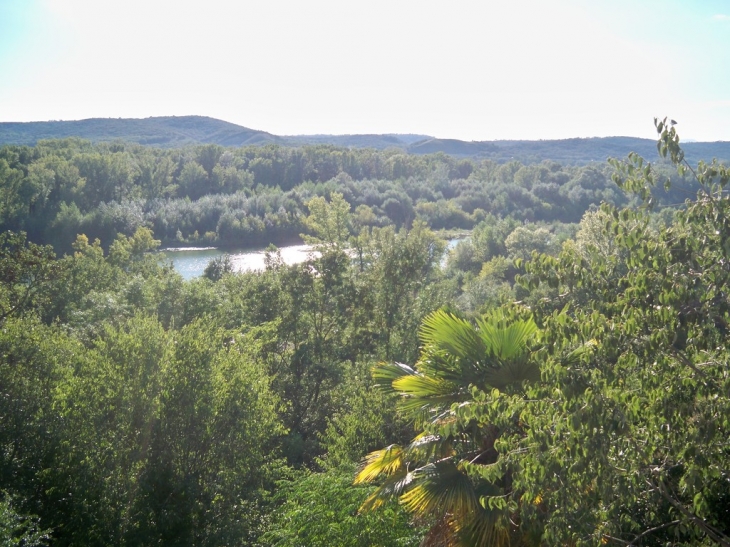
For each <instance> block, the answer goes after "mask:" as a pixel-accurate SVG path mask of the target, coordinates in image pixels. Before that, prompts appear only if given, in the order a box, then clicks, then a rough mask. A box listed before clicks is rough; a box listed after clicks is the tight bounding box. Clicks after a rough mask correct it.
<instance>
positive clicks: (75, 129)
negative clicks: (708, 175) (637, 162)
mask: <svg viewBox="0 0 730 547" xmlns="http://www.w3.org/2000/svg"><path fill="white" fill-rule="evenodd" d="M65 137H80V138H83V139H88V140H90V141H92V142H103V141H114V140H122V141H127V142H134V143H138V144H142V145H151V146H159V147H163V148H172V147H180V146H187V145H195V144H208V143H214V144H219V145H221V146H233V147H238V146H250V145H266V144H278V145H282V146H303V145H315V144H328V145H334V146H342V147H353V148H376V149H385V148H400V149H402V150H403V151H404V152H407V153H410V154H433V153H439V152H442V153H445V154H449V155H452V156H457V157H469V158H479V159H492V160H495V161H499V162H505V161H510V160H512V159H515V160H519V161H522V162H526V163H533V162H540V161H543V160H548V159H549V160H554V161H558V162H561V163H568V164H585V163H590V162H603V161H605V160H606V159H607V158H609V157H619V158H620V157H624V156H626V155H627V154H628V153H629V152H632V151H633V152H637V153H639V154H641V155H642V156H644V157H646V158H648V159H653V158H655V157H656V147H655V142H654V141H653V140H651V139H639V138H634V137H594V138H574V139H563V140H540V141H530V140H503V141H461V140H457V139H439V138H435V137H431V136H428V135H417V134H402V135H400V134H368V135H294V136H291V135H290V136H279V135H273V134H271V133H268V132H266V131H260V130H255V129H250V128H247V127H243V126H240V125H236V124H233V123H229V122H225V121H222V120H217V119H215V118H209V117H205V116H162V117H153V118H144V119H123V118H91V119H87V120H78V121H48V122H0V145H3V144H21V145H34V144H35V143H36V142H38V141H39V140H42V139H56V138H65ZM683 147H684V149H685V152H686V156H687V159H688V160H689V161H691V162H696V161H698V160H700V159H704V160H709V159H712V158H718V159H720V160H725V161H728V160H730V142H726V141H720V142H687V143H683Z"/></svg>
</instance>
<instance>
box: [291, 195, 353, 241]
mask: <svg viewBox="0 0 730 547" xmlns="http://www.w3.org/2000/svg"><path fill="white" fill-rule="evenodd" d="M307 207H308V208H309V216H308V217H307V218H306V219H304V225H305V226H306V227H307V228H309V229H310V230H311V231H312V232H313V233H314V234H315V235H314V237H312V236H303V239H304V240H305V241H306V242H307V243H310V244H314V245H325V246H335V247H340V248H341V247H343V246H345V245H346V244H347V241H348V239H349V237H350V234H351V232H352V220H351V215H350V204H349V203H347V201H345V198H344V197H343V196H342V194H340V193H337V192H335V193H333V194H332V197H331V199H330V201H329V202H327V201H326V200H325V199H324V198H323V197H315V198H312V199H311V200H309V201H308V202H307Z"/></svg>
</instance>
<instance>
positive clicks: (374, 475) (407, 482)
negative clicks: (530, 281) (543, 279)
mask: <svg viewBox="0 0 730 547" xmlns="http://www.w3.org/2000/svg"><path fill="white" fill-rule="evenodd" d="M536 332H537V326H536V325H535V323H534V321H533V320H532V319H528V320H521V319H516V320H511V321H510V320H508V319H507V318H506V316H505V315H504V314H503V313H501V312H495V313H494V314H492V315H491V316H488V317H484V318H482V319H479V320H477V321H476V322H475V323H474V324H472V323H471V322H469V321H467V320H465V319H463V318H460V317H458V316H456V315H455V314H453V313H451V312H448V311H446V310H439V311H436V312H434V313H432V314H430V315H429V316H428V317H426V319H424V321H423V323H422V325H421V329H420V331H419V337H420V340H421V344H422V347H421V354H420V357H419V359H418V362H417V363H416V364H415V366H414V367H413V368H411V367H409V366H407V365H404V364H401V363H393V364H381V365H378V366H377V367H375V368H374V369H373V376H374V377H375V379H376V380H377V381H379V382H380V385H381V386H383V387H384V388H386V389H389V390H391V391H393V392H395V393H397V394H399V395H400V398H399V402H398V404H399V407H400V409H401V410H402V411H403V412H405V413H406V414H407V415H408V416H409V417H411V418H412V419H413V420H414V423H415V425H416V428H417V429H418V430H421V432H420V433H419V434H418V435H417V436H416V437H415V438H414V439H413V441H412V442H411V443H410V444H409V445H408V446H405V447H401V446H397V445H391V446H388V447H386V448H384V449H382V450H378V451H375V452H372V453H371V454H369V455H368V456H367V457H366V458H365V460H364V461H363V463H362V465H361V468H360V471H359V473H358V474H357V476H356V478H355V483H356V484H359V483H366V482H371V481H374V480H376V479H378V478H379V477H383V476H384V477H385V478H384V480H382V482H381V484H380V486H379V487H378V488H377V489H376V491H375V492H374V493H373V494H372V495H371V496H370V497H369V498H368V499H367V500H366V501H365V503H364V504H363V506H362V507H361V512H364V511H370V510H373V509H376V508H378V507H379V506H381V505H383V504H384V503H385V502H387V501H388V500H391V499H394V498H397V499H399V500H400V502H401V503H402V504H403V505H404V506H405V508H406V509H407V510H409V511H410V512H412V513H413V514H414V515H415V516H416V517H419V518H420V519H426V520H427V521H428V522H432V523H433V526H432V527H431V529H430V531H429V532H428V534H427V535H426V538H425V539H424V541H423V544H422V545H428V546H480V545H506V544H509V543H513V544H514V543H515V541H514V540H515V539H517V538H520V540H519V541H518V542H517V543H525V540H526V536H525V535H524V534H521V533H518V532H519V530H518V526H517V524H515V522H513V521H511V520H510V515H511V513H513V512H514V503H510V499H509V498H510V494H511V492H510V485H509V482H510V480H509V476H508V475H509V473H508V472H505V470H503V469H500V468H499V465H496V464H497V463H498V453H497V451H496V450H495V447H494V443H495V441H496V440H497V438H498V437H499V434H500V431H499V428H497V427H496V426H495V425H493V424H491V423H489V422H486V423H485V422H484V420H483V419H482V420H480V419H479V417H480V412H479V406H480V405H484V404H488V401H489V399H490V397H491V394H492V393H493V390H495V389H496V390H503V391H504V390H507V391H509V390H514V389H519V388H520V386H522V385H523V383H524V382H528V381H534V380H537V379H539V377H540V371H539V367H538V366H537V364H536V363H535V362H534V361H532V360H531V359H530V353H529V352H528V349H527V343H528V341H529V340H530V338H531V337H533V335H535V334H536Z"/></svg>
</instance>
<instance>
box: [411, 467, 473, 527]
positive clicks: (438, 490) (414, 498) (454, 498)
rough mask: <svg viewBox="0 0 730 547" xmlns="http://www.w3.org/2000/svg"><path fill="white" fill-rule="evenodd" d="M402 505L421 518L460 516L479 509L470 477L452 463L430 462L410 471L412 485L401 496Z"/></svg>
mask: <svg viewBox="0 0 730 547" xmlns="http://www.w3.org/2000/svg"><path fill="white" fill-rule="evenodd" d="M401 502H402V503H403V505H404V506H405V507H406V509H408V510H409V511H410V512H412V513H416V514H418V515H421V516H426V515H439V514H443V513H458V514H460V515H463V514H469V513H470V512H472V511H476V510H478V508H479V507H480V506H479V501H478V499H477V496H476V494H475V492H474V487H473V485H472V482H471V481H470V480H469V477H467V476H466V475H465V474H464V473H462V472H460V471H459V469H458V468H457V467H456V465H455V464H454V463H453V462H452V461H451V460H441V461H437V462H434V463H429V464H428V465H424V466H423V467H420V468H418V469H417V470H415V471H413V483H412V485H411V487H410V488H409V489H408V490H407V491H406V492H405V493H404V494H403V495H402V496H401Z"/></svg>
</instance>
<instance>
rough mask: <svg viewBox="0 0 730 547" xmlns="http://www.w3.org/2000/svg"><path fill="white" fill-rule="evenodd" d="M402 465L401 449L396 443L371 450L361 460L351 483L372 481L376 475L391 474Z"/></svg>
mask: <svg viewBox="0 0 730 547" xmlns="http://www.w3.org/2000/svg"><path fill="white" fill-rule="evenodd" d="M402 467H403V449H402V448H401V447H400V446H398V445H397V444H391V445H390V446H388V447H386V448H383V449H382V450H376V451H375V452H371V453H370V454H368V455H367V456H365V459H364V460H363V462H362V465H361V468H360V471H359V472H358V474H357V475H356V476H355V480H354V482H353V484H361V483H364V482H372V481H373V480H375V479H376V478H377V477H378V476H380V475H382V474H385V475H392V474H393V473H395V472H396V471H397V470H399V469H400V468H402Z"/></svg>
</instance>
